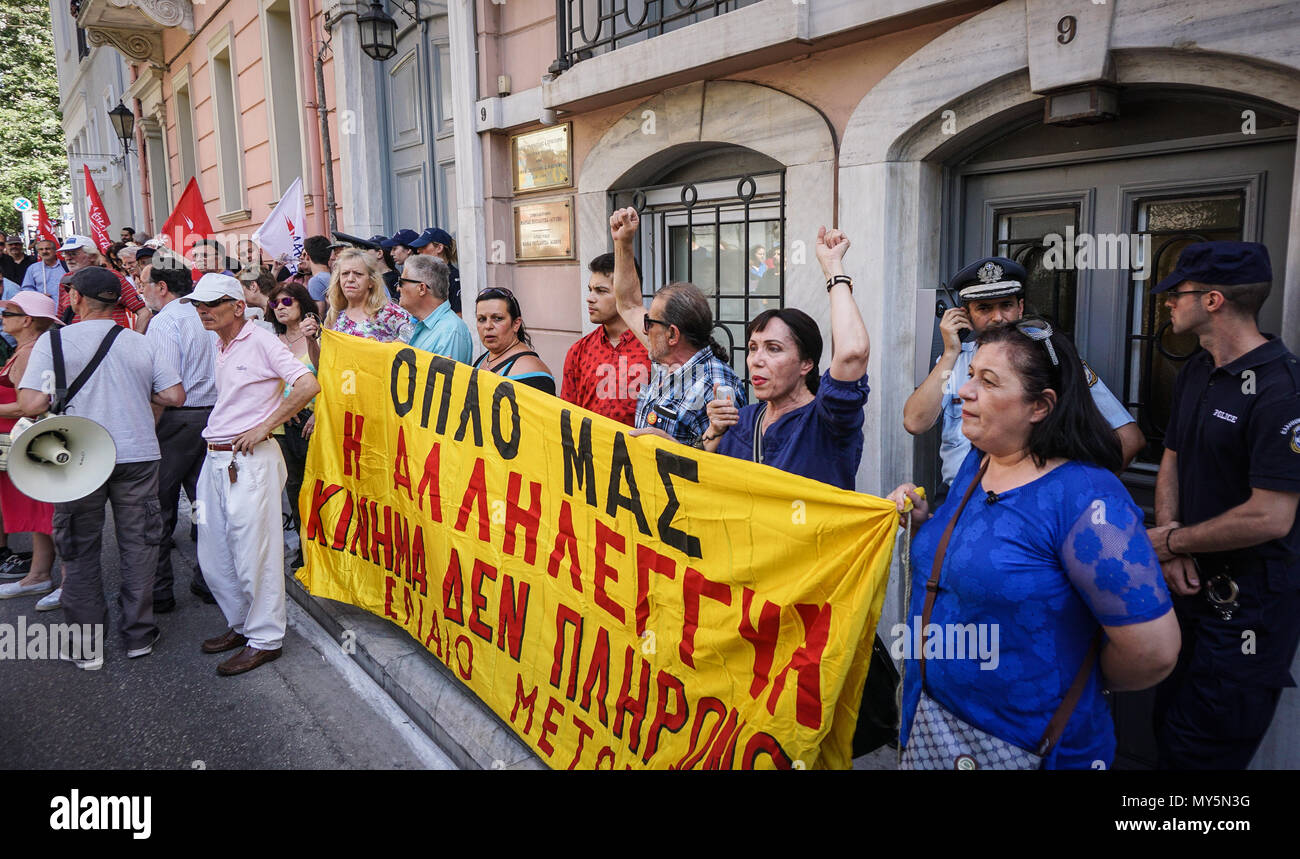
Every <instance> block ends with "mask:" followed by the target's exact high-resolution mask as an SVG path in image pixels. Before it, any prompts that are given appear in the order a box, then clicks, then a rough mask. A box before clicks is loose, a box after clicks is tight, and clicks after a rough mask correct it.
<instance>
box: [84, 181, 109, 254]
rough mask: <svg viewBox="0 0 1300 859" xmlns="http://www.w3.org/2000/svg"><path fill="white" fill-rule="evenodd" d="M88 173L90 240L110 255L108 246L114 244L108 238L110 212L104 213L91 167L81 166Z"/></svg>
mask: <svg viewBox="0 0 1300 859" xmlns="http://www.w3.org/2000/svg"><path fill="white" fill-rule="evenodd" d="M81 167H82V169H83V170H85V171H86V199H87V200H88V201H89V203H90V206H89V208H90V240H91V241H93V242H94V243H95V247H97V248H99V252H100V253H102V254H106V253H108V246H109V245H111V244H112V243H113V241H112V239H110V238H109V237H108V212H105V211H104V204H103V202H101V201H100V199H99V191H98V190H96V188H95V180H94V179H91V178H90V165H89V164H83V165H81Z"/></svg>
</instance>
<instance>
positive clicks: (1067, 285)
mask: <svg viewBox="0 0 1300 859" xmlns="http://www.w3.org/2000/svg"><path fill="white" fill-rule="evenodd" d="M994 222H995V225H996V229H997V232H996V235H997V238H996V239H995V240H994V243H993V254H994V255H995V256H1001V257H1007V258H1008V259H1013V260H1015V261H1016V262H1018V263H1020V264H1021V265H1023V266H1024V267H1025V271H1027V272H1028V273H1029V282H1028V283H1026V284H1025V312H1026V313H1040V314H1044V315H1046V316H1047V317H1048V318H1049V319H1051V320H1052V321H1053V322H1054V323H1055V324H1056V327H1057V328H1059V329H1060V330H1062V331H1064V332H1065V333H1067V334H1070V335H1073V334H1074V308H1075V304H1074V300H1075V293H1076V285H1077V281H1076V277H1075V271H1074V269H1073V268H1069V269H1063V268H1060V267H1059V266H1053V267H1052V268H1050V269H1049V268H1047V267H1045V266H1044V265H1043V260H1044V257H1045V256H1046V254H1047V247H1048V244H1047V240H1046V237H1047V236H1050V235H1053V234H1055V235H1057V236H1060V237H1061V238H1062V240H1064V239H1065V237H1066V236H1067V231H1068V235H1074V234H1075V233H1076V232H1077V231H1078V229H1079V207H1078V206H1050V207H1043V208H1036V209H1022V208H1018V209H1014V210H1007V209H999V210H997V211H996V212H995V213H994Z"/></svg>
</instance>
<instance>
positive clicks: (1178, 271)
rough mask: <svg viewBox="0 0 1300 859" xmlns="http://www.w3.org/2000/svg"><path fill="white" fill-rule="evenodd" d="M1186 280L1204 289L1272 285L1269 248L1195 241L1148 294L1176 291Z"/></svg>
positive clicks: (1250, 243)
mask: <svg viewBox="0 0 1300 859" xmlns="http://www.w3.org/2000/svg"><path fill="white" fill-rule="evenodd" d="M1185 280H1191V281H1195V282H1196V283H1203V284H1205V285H1206V286H1237V285H1238V284H1243V283H1272V282H1273V267H1272V265H1271V264H1270V263H1269V259H1268V248H1266V247H1264V246H1263V245H1262V244H1260V243H1259V242H1196V243H1195V244H1190V245H1188V246H1187V247H1185V248H1183V252H1182V253H1181V254H1179V255H1178V264H1177V265H1175V266H1174V270H1173V271H1171V272H1170V273H1169V274H1168V275H1166V276H1165V278H1164V279H1163V280H1161V281H1160V282H1159V283H1157V284H1156V285H1155V288H1154V289H1152V290H1151V294H1152V295H1156V294H1157V293H1161V292H1165V291H1167V290H1170V289H1175V288H1177V287H1178V285H1179V284H1181V283H1182V282H1183V281H1185Z"/></svg>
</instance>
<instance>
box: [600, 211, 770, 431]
mask: <svg viewBox="0 0 1300 859" xmlns="http://www.w3.org/2000/svg"><path fill="white" fill-rule="evenodd" d="M640 225H641V218H640V215H638V214H637V211H636V209H634V208H627V209H619V210H618V211H616V212H614V214H613V215H611V216H610V219H609V232H610V236H611V237H612V238H613V239H614V294H615V296H616V298H617V300H618V312H619V314H620V315H621V316H622V317H623V321H624V322H625V323H627V327H628V328H629V329H631V331H632V333H633V334H635V335H636V338H637V339H638V340H640V341H641V343H642V345H644V346H645V348H646V351H647V352H648V353H649V354H650V361H651V370H650V381H649V382H647V383H646V384H644V385H642V386H641V393H640V395H639V396H638V398H637V406H636V422H635V426H636V428H637V430H639V431H641V432H636V431H634V432H633V435H640V434H642V433H649V434H653V435H660V436H663V437H664V438H669V439H673V440H675V441H679V442H681V443H682V444H689V445H691V446H693V447H701V448H702V447H703V445H704V434H705V432H706V431H707V430H708V428H709V415H708V412H707V410H706V409H707V406H708V404H709V402H710V401H711V400H713V398H714V396H715V395H716V394H715V392H716V391H718V390H720V389H722V388H730V389H731V397H732V400H733V401H734V402H735V404H736V407H737V408H740V407H742V406H744V405H745V404H746V400H747V398H746V396H745V387H744V385H743V384H742V383H741V381H740V377H739V376H737V375H736V371H735V370H733V369H731V365H730V364H728V363H727V362H726V360H725V359H726V353H725V352H724V351H723V349H722V347H721V346H719V345H718V344H717V343H716V342H715V341H714V340H713V337H712V331H713V310H712V308H710V307H709V302H708V299H707V298H705V297H704V293H702V292H700V289H699V287H697V286H695V285H694V284H691V283H670V284H668V285H667V286H665V287H663V288H662V289H660V290H659V291H658V292H656V293H655V297H654V299H653V300H652V301H651V302H650V309H649V310H648V311H647V310H646V307H645V302H644V301H643V300H642V298H641V278H640V277H638V276H637V268H636V257H635V255H634V254H633V251H632V242H633V240H634V239H635V237H636V233H637V229H638V228H639V227H640Z"/></svg>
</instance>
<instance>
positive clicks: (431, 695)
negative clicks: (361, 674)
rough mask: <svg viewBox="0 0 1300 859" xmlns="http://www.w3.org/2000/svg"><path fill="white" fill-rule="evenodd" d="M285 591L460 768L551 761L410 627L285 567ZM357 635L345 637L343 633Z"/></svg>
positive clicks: (536, 766) (538, 764) (535, 765)
mask: <svg viewBox="0 0 1300 859" xmlns="http://www.w3.org/2000/svg"><path fill="white" fill-rule="evenodd" d="M284 578H285V586H284V589H285V592H286V593H287V594H288V595H289V596H290V597H292V598H293V600H294V601H295V602H296V603H298V604H299V605H300V606H302V608H303V609H304V610H305V611H306V612H307V613H308V614H310V615H311V616H312V618H313V619H314V620H315V621H316V622H317V623H319V624H320V625H321V626H322V627H323V628H324V629H325V631H326V632H327V633H328V634H329V635H330V637H332V638H333V639H334V640H335V641H339V642H341V643H340V647H343V648H344V652H345V653H348V654H349V655H350V656H351V657H352V659H353V660H354V661H355V662H356V663H357V664H358V665H360V666H361V668H362V669H363V670H364V671H365V672H366V673H367V674H369V675H370V677H371V679H373V680H374V681H375V682H376V683H377V684H379V686H380V688H382V689H383V690H384V692H385V693H387V694H388V695H389V696H390V697H391V698H392V699H393V701H394V703H396V704H397V706H398V707H400V708H402V711H403V712H405V713H406V714H407V715H408V716H410V717H411V720H412V721H413V722H414V723H415V724H416V725H417V726H418V727H419V728H420V730H422V731H424V732H425V733H426V734H428V736H429V738H430V739H431V740H433V742H434V744H436V745H437V746H438V748H440V749H441V750H442V751H443V752H444V753H446V755H447V756H448V757H449V758H451V759H452V761H453V762H455V764H456V766H458V767H460V768H461V769H514V770H519V769H528V770H545V769H548V767H547V766H546V765H545V764H544V763H542V761H541V760H540V759H539V758H538V757H537V755H535V754H534V753H533V751H532V749H530V748H528V746H526V745H524V743H523V742H522V741H521V740H520V739H519V738H518V737H517V736H516V735H515V733H514V731H513V730H511V729H510V727H509V726H508V725H506V724H505V722H503V721H502V720H501V719H500V718H499V717H498V716H497V715H496V713H494V712H492V710H491V709H489V708H488V706H487V705H486V704H484V703H483V702H482V701H480V700H479V699H478V698H477V697H476V696H475V695H474V694H473V693H472V692H470V691H469V690H468V689H466V688H465V685H464V684H463V683H461V682H460V680H458V679H456V677H454V676H453V675H452V672H451V671H450V670H449V669H448V668H447V667H446V666H445V665H443V664H442V663H441V662H439V661H438V660H437V658H435V657H434V656H433V654H431V653H429V652H428V651H427V650H425V649H424V648H423V647H421V646H420V644H419V643H418V642H417V641H415V639H413V638H411V637H410V636H409V635H407V634H406V633H405V632H404V631H402V630H399V629H397V628H396V627H395V626H393V624H391V623H389V622H388V621H386V620H384V619H383V618H381V617H376V616H375V615H373V614H371V613H370V612H368V611H366V610H365V609H360V608H357V607H356V606H353V605H348V604H347V603H341V602H336V601H335V600H330V599H323V598H321V597H314V596H312V595H311V594H310V593H308V592H307V589H306V588H305V587H303V585H302V583H301V582H299V581H298V580H297V579H295V578H294V577H293V574H292V573H289V572H286V573H285V576H284ZM348 632H351V633H352V634H353V635H354V636H355V638H353V639H352V640H351V641H350V642H346V643H344V642H345V633H348Z"/></svg>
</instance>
